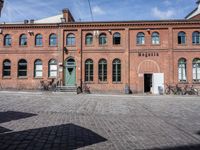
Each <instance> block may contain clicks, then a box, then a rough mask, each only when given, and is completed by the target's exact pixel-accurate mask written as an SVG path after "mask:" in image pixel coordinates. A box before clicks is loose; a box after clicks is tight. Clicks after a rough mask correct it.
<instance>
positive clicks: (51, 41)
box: [49, 34, 57, 46]
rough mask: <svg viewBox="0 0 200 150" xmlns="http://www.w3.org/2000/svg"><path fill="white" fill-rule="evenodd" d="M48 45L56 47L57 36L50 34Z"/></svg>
mask: <svg viewBox="0 0 200 150" xmlns="http://www.w3.org/2000/svg"><path fill="white" fill-rule="evenodd" d="M49 45H50V46H56V45H57V36H56V34H51V35H50V36H49Z"/></svg>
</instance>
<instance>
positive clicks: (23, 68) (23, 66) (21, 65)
mask: <svg viewBox="0 0 200 150" xmlns="http://www.w3.org/2000/svg"><path fill="white" fill-rule="evenodd" d="M26 76H27V61H26V60H25V59H21V60H19V62H18V77H26Z"/></svg>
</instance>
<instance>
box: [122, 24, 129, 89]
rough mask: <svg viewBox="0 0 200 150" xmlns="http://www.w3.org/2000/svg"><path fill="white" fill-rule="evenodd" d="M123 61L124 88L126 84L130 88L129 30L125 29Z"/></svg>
mask: <svg viewBox="0 0 200 150" xmlns="http://www.w3.org/2000/svg"><path fill="white" fill-rule="evenodd" d="M125 36H126V37H125V39H126V40H125V53H124V54H125V60H124V65H122V67H123V66H124V71H125V76H124V87H125V85H126V84H128V86H129V87H130V31H129V28H126V29H125Z"/></svg>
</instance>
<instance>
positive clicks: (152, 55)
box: [0, 12, 200, 93]
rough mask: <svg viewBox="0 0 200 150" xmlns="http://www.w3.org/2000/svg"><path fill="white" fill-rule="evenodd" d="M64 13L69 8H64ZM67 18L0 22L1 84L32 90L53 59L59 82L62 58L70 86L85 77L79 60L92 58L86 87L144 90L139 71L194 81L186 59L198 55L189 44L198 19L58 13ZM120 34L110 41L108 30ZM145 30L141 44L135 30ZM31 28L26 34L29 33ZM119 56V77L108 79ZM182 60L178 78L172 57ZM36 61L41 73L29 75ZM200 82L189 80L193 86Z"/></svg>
mask: <svg viewBox="0 0 200 150" xmlns="http://www.w3.org/2000/svg"><path fill="white" fill-rule="evenodd" d="M65 13H67V12H65ZM68 13H69V12H68ZM64 16H65V17H67V18H68V19H67V20H69V22H66V23H59V24H57V23H56V24H1V25H0V28H1V29H2V34H1V35H0V70H1V71H0V84H1V87H2V88H5V89H10V88H13V89H38V88H39V87H40V81H41V80H51V78H50V77H49V76H48V72H49V65H48V63H49V61H50V60H51V59H55V60H57V65H58V76H57V77H56V79H57V80H59V81H61V83H62V84H63V85H64V83H65V82H66V81H65V80H66V78H65V76H66V73H65V71H66V63H65V62H66V60H68V58H73V59H74V60H75V63H76V85H77V86H82V84H83V83H84V82H85V61H86V60H87V59H92V60H93V65H94V76H93V81H92V82H88V83H87V85H88V86H89V87H90V90H91V91H92V92H97V91H98V92H121V93H124V89H125V85H128V86H129V87H130V90H131V91H132V92H133V93H143V92H144V74H153V73H164V84H177V83H179V84H180V85H185V84H190V85H191V84H194V82H193V80H192V79H193V74H192V61H193V59H194V58H200V45H199V44H193V43H192V33H193V32H195V31H198V32H200V21H199V20H174V21H139V22H138V21H130V22H73V17H72V16H70V17H69V16H68V15H66V14H64ZM97 31H98V35H100V34H101V33H105V34H106V36H107V44H106V45H103V46H102V45H99V37H98V36H96V35H95V34H94V33H95V32H97ZM180 31H183V32H185V34H186V43H185V44H178V33H179V32H180ZM116 32H117V33H120V34H121V43H120V44H119V45H113V35H114V33H116ZM139 32H142V33H144V35H145V44H143V45H138V44H137V42H136V41H137V34H138V33H139ZM153 32H157V33H159V37H160V43H159V44H157V45H153V44H152V41H151V40H152V33H153ZM30 33H32V34H30ZM52 33H55V34H56V35H57V45H56V46H49V36H50V35H51V34H52ZM71 33H73V34H74V35H75V38H76V42H75V45H73V46H68V45H67V43H66V37H67V35H68V34H71ZM88 33H91V34H92V35H93V43H92V44H91V45H88V46H87V45H86V44H85V37H86V35H87V34H88ZM7 34H10V35H11V38H12V45H11V46H4V36H5V35H7ZM21 34H26V35H27V41H28V42H27V46H19V37H20V35H21ZM37 34H41V35H42V36H43V46H35V35H37ZM116 58H117V59H119V60H120V61H121V81H120V82H118V83H115V82H113V80H112V74H113V68H112V63H113V60H114V59H116ZM180 58H185V59H186V60H187V82H184V83H180V82H179V80H178V60H179V59H180ZM5 59H9V60H10V61H11V75H10V76H8V77H4V76H3V61H4V60H5ZM20 59H25V60H27V76H26V77H23V78H21V77H18V75H17V72H18V61H19V60H20ZM37 59H40V60H42V65H43V76H42V78H35V77H34V62H35V60H37ZM100 59H105V60H107V81H106V82H100V81H99V78H98V69H99V68H98V63H99V60H100ZM199 85H200V84H198V83H195V86H199Z"/></svg>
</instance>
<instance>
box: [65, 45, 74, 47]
mask: <svg viewBox="0 0 200 150" xmlns="http://www.w3.org/2000/svg"><path fill="white" fill-rule="evenodd" d="M66 47H76V45H66Z"/></svg>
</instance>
